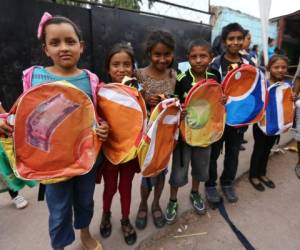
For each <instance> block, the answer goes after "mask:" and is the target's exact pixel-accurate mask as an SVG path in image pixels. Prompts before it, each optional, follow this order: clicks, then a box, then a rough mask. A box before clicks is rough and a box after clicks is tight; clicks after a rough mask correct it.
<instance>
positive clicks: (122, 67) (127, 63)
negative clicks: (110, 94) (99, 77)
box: [108, 51, 133, 83]
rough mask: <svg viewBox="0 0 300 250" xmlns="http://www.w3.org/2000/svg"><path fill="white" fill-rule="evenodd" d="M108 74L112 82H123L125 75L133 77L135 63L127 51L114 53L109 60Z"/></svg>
mask: <svg viewBox="0 0 300 250" xmlns="http://www.w3.org/2000/svg"><path fill="white" fill-rule="evenodd" d="M108 74H109V76H110V78H111V80H112V82H118V83H120V82H122V80H123V78H124V76H128V77H132V75H133V64H132V60H131V57H130V56H129V55H128V54H127V53H126V52H125V51H121V52H118V53H116V54H114V55H113V56H112V57H111V58H110V60H109V69H108Z"/></svg>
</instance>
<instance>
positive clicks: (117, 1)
mask: <svg viewBox="0 0 300 250" xmlns="http://www.w3.org/2000/svg"><path fill="white" fill-rule="evenodd" d="M102 3H103V4H107V5H110V6H116V7H120V8H126V9H133V10H140V4H141V3H142V0H103V1H102Z"/></svg>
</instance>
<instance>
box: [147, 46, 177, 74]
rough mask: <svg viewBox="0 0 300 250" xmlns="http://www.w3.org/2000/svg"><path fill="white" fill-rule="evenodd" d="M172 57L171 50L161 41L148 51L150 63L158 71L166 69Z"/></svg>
mask: <svg viewBox="0 0 300 250" xmlns="http://www.w3.org/2000/svg"><path fill="white" fill-rule="evenodd" d="M173 57H174V55H173V50H172V49H171V48H169V47H168V46H166V45H165V44H163V43H157V44H156V45H154V46H153V47H152V49H151V51H150V59H151V64H152V65H153V67H154V68H155V69H156V70H158V71H164V70H166V69H167V68H168V67H169V66H170V65H171V64H172V61H173Z"/></svg>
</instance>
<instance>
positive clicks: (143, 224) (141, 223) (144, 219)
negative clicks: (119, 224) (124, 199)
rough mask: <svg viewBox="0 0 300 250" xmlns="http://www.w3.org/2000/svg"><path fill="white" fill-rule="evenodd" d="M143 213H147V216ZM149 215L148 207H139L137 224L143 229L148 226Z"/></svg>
mask: <svg viewBox="0 0 300 250" xmlns="http://www.w3.org/2000/svg"><path fill="white" fill-rule="evenodd" d="M141 213H145V216H140V214H141ZM147 217H148V209H147V208H141V206H140V208H139V211H138V213H137V215H136V219H135V226H136V227H137V228H138V229H140V230H142V229H145V227H146V226H147Z"/></svg>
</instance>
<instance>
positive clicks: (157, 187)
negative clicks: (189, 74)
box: [135, 30, 176, 229]
mask: <svg viewBox="0 0 300 250" xmlns="http://www.w3.org/2000/svg"><path fill="white" fill-rule="evenodd" d="M174 49H175V41H174V38H173V37H172V35H171V34H170V33H169V32H166V31H160V30H159V31H154V32H152V33H151V34H150V35H149V37H148V40H147V41H146V53H147V55H148V56H149V58H150V61H151V63H150V65H148V66H147V67H145V68H143V69H138V70H137V71H136V77H137V80H138V82H140V83H141V85H142V88H143V92H142V93H143V96H144V98H145V101H146V104H147V107H148V108H149V110H151V109H152V108H154V107H155V106H156V105H157V104H158V103H159V102H160V101H161V96H162V95H164V96H166V97H167V96H170V95H172V94H174V88H175V83H176V72H175V70H173V69H171V68H170V67H171V65H172V63H173V59H174V55H173V51H174ZM165 174H166V171H162V172H161V173H160V174H159V175H157V176H155V177H152V178H142V183H141V202H140V205H139V209H138V213H137V217H136V221H135V224H136V227H137V228H139V229H144V228H145V227H146V225H147V212H148V204H147V201H148V197H149V195H150V192H151V189H152V187H153V186H154V199H153V202H152V206H151V212H152V218H153V222H154V225H155V226H156V227H158V228H161V227H163V226H164V225H165V217H164V214H163V212H162V210H161V207H160V205H159V199H160V196H161V193H162V190H163V188H164V183H165Z"/></svg>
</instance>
